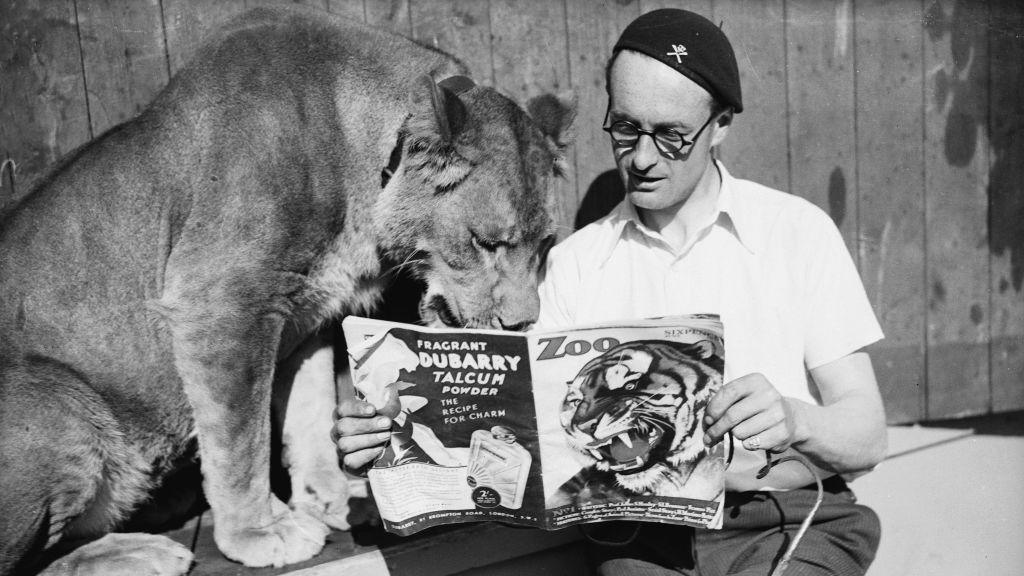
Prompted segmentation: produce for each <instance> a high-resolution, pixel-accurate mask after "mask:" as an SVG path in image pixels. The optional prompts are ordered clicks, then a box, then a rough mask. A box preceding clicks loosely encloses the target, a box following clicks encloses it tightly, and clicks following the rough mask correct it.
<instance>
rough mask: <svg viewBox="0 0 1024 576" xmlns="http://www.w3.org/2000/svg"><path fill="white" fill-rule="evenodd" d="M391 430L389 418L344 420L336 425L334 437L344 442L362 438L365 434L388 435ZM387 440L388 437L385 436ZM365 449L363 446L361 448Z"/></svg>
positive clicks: (349, 418)
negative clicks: (350, 438) (356, 437)
mask: <svg viewBox="0 0 1024 576" xmlns="http://www.w3.org/2000/svg"><path fill="white" fill-rule="evenodd" d="M390 429H391V419H390V418H388V417H387V416H377V417H375V418H352V417H347V418H342V419H340V420H338V421H337V422H335V423H334V437H335V438H340V439H341V440H344V439H345V438H346V437H350V436H361V435H363V434H374V433H377V432H381V433H385V434H386V433H387V432H388V430H390ZM384 439H385V440H386V439H387V437H386V436H385V438H384ZM359 448H363V446H359Z"/></svg>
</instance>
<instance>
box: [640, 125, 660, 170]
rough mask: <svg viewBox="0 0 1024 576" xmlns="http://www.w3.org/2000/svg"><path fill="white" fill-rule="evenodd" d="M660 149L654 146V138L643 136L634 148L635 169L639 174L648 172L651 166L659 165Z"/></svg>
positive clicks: (647, 135)
mask: <svg viewBox="0 0 1024 576" xmlns="http://www.w3.org/2000/svg"><path fill="white" fill-rule="evenodd" d="M659 155H660V153H659V152H658V147H657V146H656V145H655V144H654V137H653V136H651V135H649V134H641V135H640V139H638V140H637V141H636V146H634V147H633V168H634V169H635V170H636V171H637V172H646V171H647V170H648V169H650V167H651V166H654V165H655V164H657V163H658V156H659Z"/></svg>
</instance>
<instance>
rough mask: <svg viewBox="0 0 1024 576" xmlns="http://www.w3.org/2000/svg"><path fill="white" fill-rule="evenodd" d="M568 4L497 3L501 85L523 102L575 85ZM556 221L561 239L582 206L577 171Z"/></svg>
mask: <svg viewBox="0 0 1024 576" xmlns="http://www.w3.org/2000/svg"><path fill="white" fill-rule="evenodd" d="M566 28H567V23H566V16H565V5H564V4H562V3H560V2H559V3H553V2H547V1H545V0H524V1H517V0H493V1H492V2H491V33H492V35H493V36H492V48H491V49H492V53H493V55H494V56H493V57H494V80H495V86H496V87H497V88H498V89H499V90H501V91H502V92H504V93H505V94H508V95H510V96H511V97H512V98H513V99H514V100H516V101H517V102H519V103H520V104H525V103H526V101H527V99H528V98H530V97H532V96H538V95H541V94H545V93H558V92H561V91H563V90H565V89H567V88H569V87H570V86H572V78H571V77H570V75H569V59H568V54H567V53H566V44H567V39H566V33H567V30H566ZM555 194H556V195H557V197H558V199H559V202H558V207H557V208H556V212H555V222H556V224H557V225H558V227H559V233H560V236H561V237H565V236H567V235H568V234H569V233H570V232H572V221H573V214H574V213H575V210H576V170H575V167H574V166H572V165H571V163H570V166H569V174H568V175H567V177H566V179H565V180H558V181H556V184H555Z"/></svg>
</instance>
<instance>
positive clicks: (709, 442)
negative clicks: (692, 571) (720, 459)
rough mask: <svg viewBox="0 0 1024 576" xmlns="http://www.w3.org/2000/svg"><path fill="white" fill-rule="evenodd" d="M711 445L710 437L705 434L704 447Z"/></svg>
mask: <svg viewBox="0 0 1024 576" xmlns="http://www.w3.org/2000/svg"><path fill="white" fill-rule="evenodd" d="M711 444H712V441H711V436H708V435H707V434H705V435H704V445H705V446H711Z"/></svg>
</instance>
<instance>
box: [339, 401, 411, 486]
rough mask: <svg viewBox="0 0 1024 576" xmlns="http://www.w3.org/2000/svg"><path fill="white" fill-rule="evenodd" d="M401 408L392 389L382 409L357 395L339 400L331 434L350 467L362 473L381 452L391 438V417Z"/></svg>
mask: <svg viewBox="0 0 1024 576" xmlns="http://www.w3.org/2000/svg"><path fill="white" fill-rule="evenodd" d="M400 409H401V405H400V404H399V401H398V394H397V393H395V391H393V390H392V391H390V392H389V394H388V401H387V404H386V405H385V406H384V408H381V409H380V410H377V409H375V408H374V407H373V404H370V403H369V402H365V401H363V400H359V399H357V398H347V399H345V400H342V401H341V403H339V404H338V407H337V408H336V409H335V415H336V417H337V419H336V420H335V422H334V427H333V428H332V429H331V436H332V438H333V439H334V444H335V446H337V448H338V452H340V453H341V454H342V464H344V466H345V469H346V470H347V471H349V472H351V473H352V474H360V475H361V474H363V473H365V472H366V467H367V466H369V465H370V464H371V463H373V461H374V460H375V459H376V458H377V457H378V456H380V455H381V453H382V452H383V451H384V445H385V443H386V442H387V441H388V439H389V438H391V432H390V429H391V419H392V418H393V417H394V416H396V415H398V412H399V410H400Z"/></svg>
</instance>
